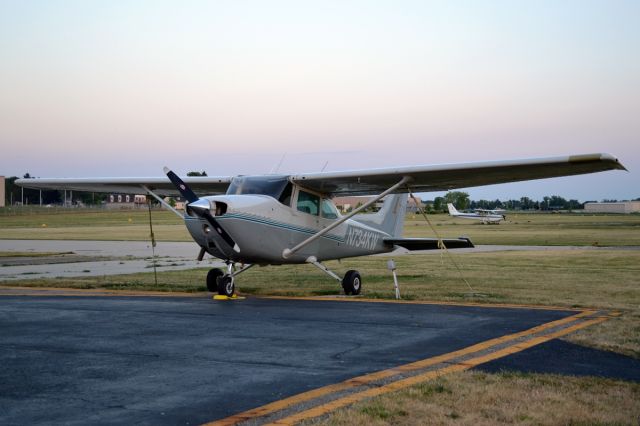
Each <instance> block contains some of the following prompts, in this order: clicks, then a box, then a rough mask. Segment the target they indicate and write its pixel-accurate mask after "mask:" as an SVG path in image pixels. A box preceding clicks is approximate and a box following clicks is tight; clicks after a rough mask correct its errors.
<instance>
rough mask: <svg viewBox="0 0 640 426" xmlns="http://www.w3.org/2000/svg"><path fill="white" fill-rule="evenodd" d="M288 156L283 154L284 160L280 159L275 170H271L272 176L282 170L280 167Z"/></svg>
mask: <svg viewBox="0 0 640 426" xmlns="http://www.w3.org/2000/svg"><path fill="white" fill-rule="evenodd" d="M286 156H287V153H286V152H285V153H284V154H282V158H280V162H279V163H278V165H277V166H276V167H275V168H273V169H271V171H270V172H269V174H270V175H273V174H276V173H278V170H280V166H282V162H283V161H284V157H286Z"/></svg>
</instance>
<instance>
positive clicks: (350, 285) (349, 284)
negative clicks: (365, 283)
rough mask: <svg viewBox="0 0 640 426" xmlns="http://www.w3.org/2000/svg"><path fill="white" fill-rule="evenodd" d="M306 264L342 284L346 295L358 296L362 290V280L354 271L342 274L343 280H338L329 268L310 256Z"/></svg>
mask: <svg viewBox="0 0 640 426" xmlns="http://www.w3.org/2000/svg"><path fill="white" fill-rule="evenodd" d="M307 263H310V264H312V265H313V266H315V267H316V268H318V269H320V270H321V271H322V272H324V273H325V274H327V275H329V276H330V277H331V278H333V279H334V280H336V281H338V282H339V283H341V284H342V288H343V289H344V294H346V295H354V296H355V295H358V294H360V291H361V290H362V278H361V277H360V273H359V272H358V271H356V270H353V269H352V270H349V271H347V273H346V274H344V278H342V279H340V277H339V276H338V275H336V274H335V272H333V271H331V270H330V269H329V268H327V267H326V266H324V265H323V264H322V263H320V262H318V259H316V257H315V256H310V257H309V258H308V259H307Z"/></svg>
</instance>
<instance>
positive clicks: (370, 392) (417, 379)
mask: <svg viewBox="0 0 640 426" xmlns="http://www.w3.org/2000/svg"><path fill="white" fill-rule="evenodd" d="M606 320H607V318H606V317H600V318H596V319H593V320H588V321H584V322H582V323H579V324H576V325H573V326H570V327H567V328H565V329H562V330H559V331H556V332H554V333H550V334H548V335H545V336H540V337H536V338H533V339H531V340H528V341H526V342H522V343H516V344H515V345H513V346H509V347H506V348H504V349H500V350H498V351H496V352H493V353H490V354H487V355H483V356H479V357H476V358H472V359H470V360H465V361H462V362H460V363H456V364H453V365H450V366H447V367H444V368H441V369H438V370H433V371H428V372H426V373H423V374H418V375H416V376H412V377H408V378H406V379H402V380H398V381H395V382H392V383H389V384H387V385H384V386H380V387H376V388H371V389H367V390H365V391H362V392H358V393H355V394H351V395H348V396H345V397H343V398H338V399H336V400H333V401H331V402H329V403H327V404H323V405H319V406H317V407H314V408H311V409H309V410H306V411H302V412H299V413H296V414H294V415H291V416H288V417H285V418H283V419H280V420H277V421H275V422H273V423H270V424H271V425H293V424H296V423H298V422H301V421H302V420H307V419H311V418H314V417H318V416H321V415H323V414H327V413H329V412H331V411H333V410H336V409H338V408H342V407H345V406H347V405H350V404H353V403H355V402H359V401H362V400H363V399H366V398H371V397H374V396H378V395H382V394H385V393H389V392H393V391H396V390H400V389H404V388H407V387H409V386H413V385H415V384H418V383H422V382H425V381H427V380H430V379H433V378H435V377H438V376H442V375H445V374H448V373H453V372H457V371H464V370H468V369H470V368H473V367H476V366H478V365H480V364H484V363H486V362H489V361H493V360H495V359H498V358H502V357H505V356H507V355H511V354H514V353H517V352H521V351H523V350H525V349H528V348H530V347H533V346H536V345H539V344H540V343H544V342H547V341H549V340H552V339H555V338H558V337H561V336H564V335H567V334H569V333H571V332H573V331H576V330H579V329H581V328H585V327H588V326H590V325H594V324H598V323H601V322H604V321H606Z"/></svg>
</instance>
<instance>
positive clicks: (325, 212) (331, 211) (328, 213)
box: [320, 198, 338, 219]
mask: <svg viewBox="0 0 640 426" xmlns="http://www.w3.org/2000/svg"><path fill="white" fill-rule="evenodd" d="M320 206H321V208H320V210H321V212H322V217H324V218H325V219H337V218H338V209H336V206H334V205H333V202H331V200H328V199H326V198H323V199H322V203H321V204H320Z"/></svg>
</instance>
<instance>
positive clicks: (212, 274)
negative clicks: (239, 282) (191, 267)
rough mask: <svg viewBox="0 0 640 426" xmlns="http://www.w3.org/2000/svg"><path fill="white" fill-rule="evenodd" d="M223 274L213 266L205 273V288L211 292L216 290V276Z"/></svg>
mask: <svg viewBox="0 0 640 426" xmlns="http://www.w3.org/2000/svg"><path fill="white" fill-rule="evenodd" d="M222 275H224V274H223V273H222V270H220V269H218V268H213V269H212V270H210V271H209V272H208V273H207V290H209V291H210V292H212V293H215V292H216V291H218V278H219V277H221V276H222Z"/></svg>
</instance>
